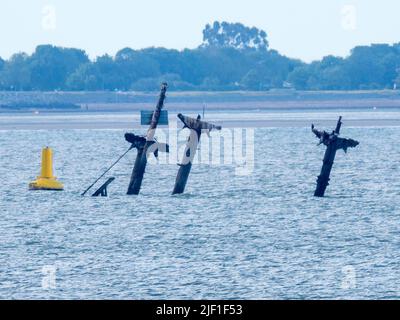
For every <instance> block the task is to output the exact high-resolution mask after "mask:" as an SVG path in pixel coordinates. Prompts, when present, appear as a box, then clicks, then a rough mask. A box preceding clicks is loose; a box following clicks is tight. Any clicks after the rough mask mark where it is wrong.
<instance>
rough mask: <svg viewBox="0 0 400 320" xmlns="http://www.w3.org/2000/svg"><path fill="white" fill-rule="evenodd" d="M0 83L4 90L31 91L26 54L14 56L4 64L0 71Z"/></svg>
mask: <svg viewBox="0 0 400 320" xmlns="http://www.w3.org/2000/svg"><path fill="white" fill-rule="evenodd" d="M0 83H1V84H2V86H3V88H4V89H5V90H17V91H21V90H30V89H31V71H30V68H29V56H28V55H27V54H26V53H17V54H14V55H12V56H11V58H10V59H9V60H8V61H6V62H5V64H4V66H3V69H2V70H1V71H0Z"/></svg>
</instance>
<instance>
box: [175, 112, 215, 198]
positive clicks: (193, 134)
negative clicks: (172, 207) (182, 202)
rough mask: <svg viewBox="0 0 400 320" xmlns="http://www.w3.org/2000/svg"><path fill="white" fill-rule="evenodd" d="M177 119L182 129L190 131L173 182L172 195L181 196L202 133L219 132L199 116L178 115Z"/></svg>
mask: <svg viewBox="0 0 400 320" xmlns="http://www.w3.org/2000/svg"><path fill="white" fill-rule="evenodd" d="M178 118H179V119H180V120H181V121H182V122H183V125H184V126H183V128H188V129H189V130H190V136H189V138H188V140H187V142H186V147H185V153H184V156H183V159H182V162H181V163H180V164H179V171H178V175H177V177H176V181H175V187H174V190H173V192H172V194H182V193H184V192H185V187H186V183H187V180H188V178H189V174H190V170H191V169H192V164H193V159H194V157H195V155H196V151H197V146H198V144H199V142H200V137H201V134H202V133H206V134H207V135H209V134H210V132H211V131H212V130H221V129H222V128H221V127H220V126H215V125H213V124H210V123H207V122H204V121H201V120H200V119H201V117H200V115H199V116H198V117H197V119H194V118H190V117H186V116H184V115H182V114H178Z"/></svg>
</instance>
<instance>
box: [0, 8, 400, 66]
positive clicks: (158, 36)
mask: <svg viewBox="0 0 400 320" xmlns="http://www.w3.org/2000/svg"><path fill="white" fill-rule="evenodd" d="M399 14H400V1H399V0H301V1H299V0H242V1H239V0H113V1H111V0H0V56H1V57H3V58H8V57H9V56H10V55H11V54H12V53H15V52H18V51H25V52H28V53H32V51H33V50H34V48H35V47H36V46H37V45H38V44H48V43H50V44H54V45H60V46H65V47H77V48H82V49H85V50H86V51H87V53H88V54H89V55H90V57H92V58H93V57H95V56H97V55H101V54H104V53H109V54H115V53H116V52H117V51H118V50H119V49H121V48H124V47H131V48H135V49H139V48H144V47H149V46H163V47H167V48H176V49H182V48H195V47H197V46H198V45H199V44H200V43H201V41H202V32H201V31H202V30H203V27H204V26H205V24H206V23H210V22H213V21H215V20H219V21H223V20H225V21H229V22H242V23H244V24H246V25H249V26H256V27H258V28H261V29H264V30H265V31H266V32H267V33H268V38H269V41H270V46H271V48H273V49H276V50H278V51H280V52H281V53H283V54H286V55H288V56H290V57H294V58H301V59H303V60H306V61H310V60H313V59H319V58H321V57H322V56H324V55H327V54H335V55H341V56H345V55H347V54H348V53H349V50H350V49H351V48H352V47H354V46H356V45H361V44H370V43H382V42H385V43H394V42H400V18H399Z"/></svg>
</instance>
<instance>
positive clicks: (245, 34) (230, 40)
mask: <svg viewBox="0 0 400 320" xmlns="http://www.w3.org/2000/svg"><path fill="white" fill-rule="evenodd" d="M202 46H203V47H219V48H234V49H238V50H247V49H255V50H267V49H268V40H267V34H266V32H265V31H263V30H259V29H257V28H255V27H253V28H249V27H246V26H244V25H243V24H241V23H228V22H222V23H219V22H218V21H215V22H214V23H213V25H212V26H211V25H209V24H207V25H206V27H205V29H204V30H203V44H202Z"/></svg>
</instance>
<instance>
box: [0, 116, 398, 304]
mask: <svg viewBox="0 0 400 320" xmlns="http://www.w3.org/2000/svg"><path fill="white" fill-rule="evenodd" d="M333 120H334V119H333ZM124 133H125V131H124V130H121V129H116V130H72V129H71V130H3V131H1V130H0V178H1V181H0V195H1V198H0V214H1V216H0V298H2V299H9V298H12V299H17V298H23V299H26V298H27V299H36V298H38V299H46V298H57V299H302V298H308V299H311V298H316V299H328V298H329V299H331V298H333V299H342V298H350V299H352V298H361V299H366V298H368V299H370V298H371V299H372V298H374V299H386V298H388V299H391V298H399V297H400V262H399V261H400V212H399V204H400V174H399V155H400V144H399V141H400V127H379V126H376V127H357V126H351V127H350V126H344V127H343V128H342V133H343V136H346V137H351V138H353V139H356V140H358V141H360V145H359V146H358V147H357V148H356V149H350V150H349V151H348V154H347V155H346V154H345V153H344V152H342V151H339V152H338V154H337V157H336V162H335V164H334V168H333V172H332V176H331V185H330V186H329V187H328V189H327V194H326V195H327V196H326V197H325V198H323V199H317V198H314V197H313V192H314V189H315V185H316V178H317V176H318V174H319V172H320V168H321V165H322V158H323V155H324V151H325V147H324V146H319V147H318V146H317V142H318V141H317V139H315V137H314V136H313V135H312V133H311V131H310V128H309V127H301V128H299V127H297V128H290V127H281V128H255V129H254V135H255V145H254V154H255V156H254V168H253V169H252V171H251V172H249V174H247V175H237V173H236V171H235V163H232V164H220V165H210V164H208V163H199V164H196V165H194V166H193V169H192V173H191V175H190V177H189V181H188V185H187V190H186V193H185V194H184V195H180V196H171V191H172V189H173V185H174V181H175V176H176V173H177V170H178V166H177V165H176V163H160V164H157V163H154V161H153V162H152V163H150V164H149V165H148V167H147V171H146V175H145V178H144V181H143V186H142V192H141V194H140V196H133V197H129V196H126V195H125V193H126V189H127V186H128V183H129V178H130V173H131V170H132V166H133V163H134V160H135V156H136V151H134V150H133V151H131V152H130V153H129V154H128V156H127V157H126V158H124V159H123V160H122V161H121V162H120V163H119V164H118V165H117V166H116V167H115V168H114V169H113V170H112V171H111V172H110V173H109V174H108V175H107V177H109V176H114V177H115V178H116V180H115V181H114V182H113V183H112V184H111V185H110V187H109V190H108V191H109V197H108V198H101V197H99V198H92V197H90V196H86V197H82V196H81V195H80V194H81V192H82V191H83V190H84V189H85V188H86V187H87V186H88V185H90V184H91V183H92V182H93V181H94V180H95V179H96V178H97V177H98V176H99V175H100V174H101V173H102V172H103V171H104V170H105V169H106V168H107V167H108V166H109V165H110V164H112V163H113V162H114V161H115V160H116V159H117V158H118V156H119V155H120V154H122V153H123V152H124V151H125V150H126V149H127V148H128V147H129V146H128V145H127V143H126V142H125V141H124V138H123V135H124ZM207 139H208V137H207V136H203V137H202V141H203V142H204V141H206V140H207ZM47 145H49V146H51V147H52V148H53V150H54V169H55V174H56V175H57V177H58V179H60V181H62V182H63V183H64V184H65V191H63V192H45V191H36V192H32V191H28V183H29V182H30V181H31V180H33V179H34V178H35V177H36V176H37V175H38V174H39V171H40V152H41V148H42V147H44V146H47ZM92 191H94V190H92ZM89 195H90V193H89Z"/></svg>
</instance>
